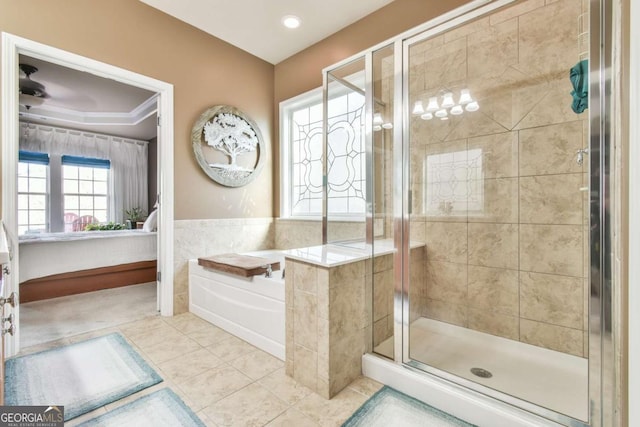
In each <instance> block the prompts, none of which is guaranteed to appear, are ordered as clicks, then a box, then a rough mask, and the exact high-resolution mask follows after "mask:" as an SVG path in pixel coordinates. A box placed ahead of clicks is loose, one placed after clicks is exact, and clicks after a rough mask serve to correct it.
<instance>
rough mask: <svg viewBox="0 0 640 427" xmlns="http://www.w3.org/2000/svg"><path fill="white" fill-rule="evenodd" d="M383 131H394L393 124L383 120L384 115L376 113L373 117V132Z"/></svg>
mask: <svg viewBox="0 0 640 427" xmlns="http://www.w3.org/2000/svg"><path fill="white" fill-rule="evenodd" d="M382 129H393V123H391V122H385V121H384V119H383V118H382V114H380V113H375V114H374V115H373V131H374V132H378V131H381V130H382Z"/></svg>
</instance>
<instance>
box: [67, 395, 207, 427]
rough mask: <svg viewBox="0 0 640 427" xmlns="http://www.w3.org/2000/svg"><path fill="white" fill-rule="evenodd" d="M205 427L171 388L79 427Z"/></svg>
mask: <svg viewBox="0 0 640 427" xmlns="http://www.w3.org/2000/svg"><path fill="white" fill-rule="evenodd" d="M94 426H100V427H128V426H130V427H146V426H148V427H176V426H180V427H205V424H204V423H203V422H202V421H201V420H200V418H198V416H197V415H196V414H194V413H193V411H192V410H191V409H189V408H188V407H187V406H186V405H185V404H184V402H183V401H182V400H181V399H180V398H179V397H178V396H177V395H176V394H175V393H174V392H173V391H171V390H169V389H168V388H163V389H162V390H159V391H156V392H154V393H151V394H149V395H147V396H144V397H141V398H140V399H137V400H134V401H133V402H131V403H127V404H126V405H123V406H121V407H119V408H116V409H114V410H113V411H109V412H107V413H106V414H104V415H100V416H99V417H96V418H93V419H91V420H89V421H86V422H84V423H82V424H80V425H79V426H78V427H94Z"/></svg>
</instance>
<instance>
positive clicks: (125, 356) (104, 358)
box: [5, 333, 162, 421]
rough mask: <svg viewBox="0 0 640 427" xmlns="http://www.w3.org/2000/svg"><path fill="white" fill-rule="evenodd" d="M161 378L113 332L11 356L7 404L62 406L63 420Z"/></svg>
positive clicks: (6, 392)
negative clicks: (32, 352) (40, 350)
mask: <svg viewBox="0 0 640 427" xmlns="http://www.w3.org/2000/svg"><path fill="white" fill-rule="evenodd" d="M161 381H162V378H160V376H159V375H158V374H157V373H156V372H155V371H154V370H153V369H152V368H151V367H150V366H149V365H148V364H147V363H146V362H145V361H144V360H143V359H142V357H141V356H140V355H139V354H138V353H136V351H135V350H134V349H133V348H132V347H131V346H130V345H129V344H128V343H127V342H126V341H125V339H124V338H123V337H122V336H121V335H120V334H117V333H114V334H110V335H105V336H102V337H98V338H93V339H90V340H87V341H82V342H79V343H75V344H71V345H66V346H63V347H58V348H54V349H51V350H45V351H42V352H40V353H35V354H29V355H26V356H21V357H16V358H13V359H9V360H7V361H6V363H5V404H6V405H64V418H65V421H67V420H70V419H72V418H75V417H77V416H78V415H82V414H84V413H87V412H89V411H92V410H94V409H96V408H99V407H101V406H104V405H106V404H107V403H111V402H114V401H116V400H118V399H122V398H123V397H125V396H129V395H130V394H133V393H135V392H137V391H140V390H142V389H145V388H147V387H150V386H152V385H154V384H157V383H159V382H161Z"/></svg>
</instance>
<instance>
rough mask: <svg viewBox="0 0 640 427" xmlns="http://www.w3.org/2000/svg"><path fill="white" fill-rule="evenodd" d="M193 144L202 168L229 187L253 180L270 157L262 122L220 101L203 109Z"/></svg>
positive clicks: (192, 131)
mask: <svg viewBox="0 0 640 427" xmlns="http://www.w3.org/2000/svg"><path fill="white" fill-rule="evenodd" d="M191 144H192V145H193V152H194V154H195V155H196V160H197V161H198V164H199V165H200V167H201V168H202V170H203V171H204V172H205V173H206V174H207V175H208V176H209V178H211V179H212V180H214V181H215V182H217V183H218V184H222V185H224V186H227V187H242V186H243V185H247V184H248V183H250V182H251V181H253V180H254V179H255V178H256V177H257V176H258V175H259V174H260V171H261V170H262V168H263V167H264V163H265V161H266V158H267V151H266V147H265V143H264V140H263V138H262V134H261V133H260V129H259V128H258V126H257V125H256V124H255V122H254V121H253V120H251V119H250V118H249V117H248V116H246V115H245V114H244V113H243V112H242V111H240V110H238V109H237V108H235V107H231V106H229V105H216V106H215V107H211V108H209V109H208V110H207V111H205V112H204V113H202V115H201V116H200V118H199V119H198V120H197V121H196V123H195V124H194V125H193V129H192V130H191Z"/></svg>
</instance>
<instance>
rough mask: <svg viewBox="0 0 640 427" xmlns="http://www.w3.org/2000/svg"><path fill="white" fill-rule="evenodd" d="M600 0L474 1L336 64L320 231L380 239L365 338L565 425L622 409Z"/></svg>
mask: <svg viewBox="0 0 640 427" xmlns="http://www.w3.org/2000/svg"><path fill="white" fill-rule="evenodd" d="M603 4H604V2H603ZM603 10H604V9H602V5H601V4H600V2H593V4H590V3H589V2H588V1H585V0H558V1H546V2H545V1H535V0H526V1H494V2H487V1H484V2H472V3H470V4H468V5H467V6H465V7H464V9H463V10H462V9H461V10H456V11H454V12H452V13H451V14H450V15H449V16H446V17H442V18H438V19H436V20H434V21H433V22H429V23H426V24H425V25H423V26H421V27H420V28H418V29H416V30H413V31H410V32H408V33H406V34H403V35H400V36H398V37H397V38H395V39H393V40H390V41H389V42H387V43H383V44H381V45H379V46H376V47H374V48H372V49H369V50H368V51H366V52H364V53H362V54H360V55H356V56H355V57H352V58H349V59H347V60H345V61H343V62H341V63H339V64H336V65H334V66H332V67H329V68H327V69H326V70H325V71H324V104H323V105H324V116H323V117H324V118H325V119H324V124H323V125H324V129H323V130H324V132H323V135H324V144H323V158H324V159H325V161H324V183H323V184H324V187H325V191H324V198H323V205H324V206H323V208H324V217H323V238H324V242H325V243H330V244H337V245H346V246H350V247H359V248H362V249H365V250H367V251H370V254H371V260H372V262H371V263H369V264H368V265H369V267H368V268H369V271H368V272H367V288H366V289H367V291H366V292H367V295H366V297H367V302H368V305H369V306H368V315H369V316H370V321H371V323H370V324H371V328H370V329H371V330H370V337H371V339H370V343H369V345H368V346H367V350H368V351H369V352H370V353H373V354H375V355H377V356H378V357H382V358H387V359H389V360H392V361H395V362H396V363H398V364H402V365H404V366H407V367H408V368H412V369H414V370H417V371H419V372H422V373H423V374H424V375H432V376H437V377H438V378H441V379H443V380H445V381H448V382H450V383H452V384H455V385H456V386H458V387H460V389H461V390H463V391H465V390H467V391H469V392H479V393H482V394H483V395H486V396H490V397H491V398H494V399H496V400H499V401H502V402H506V403H508V404H510V405H513V406H516V407H519V408H521V409H524V410H527V411H529V412H533V413H535V414H538V415H540V416H542V417H545V418H548V419H550V420H553V421H556V422H559V423H562V424H565V425H593V426H598V425H607V424H606V422H603V421H602V420H603V419H607V417H609V416H610V415H611V411H612V408H611V402H612V399H611V396H610V395H607V393H609V394H610V393H611V391H610V390H609V391H607V390H606V389H608V388H610V387H609V386H610V379H609V378H610V369H611V366H610V363H609V361H610V360H608V359H607V357H608V356H607V355H608V354H610V341H609V338H610V334H611V322H610V316H611V312H610V304H611V302H610V295H609V294H608V293H607V292H608V288H607V287H608V286H610V281H609V279H608V277H607V275H608V273H607V271H606V270H607V256H608V254H607V248H608V246H607V245H608V243H607V239H608V236H607V230H606V223H605V219H606V218H605V216H606V214H607V212H606V210H607V206H606V203H605V198H604V193H606V190H607V189H606V188H605V187H604V186H605V185H606V184H607V183H606V180H605V179H604V178H605V177H606V174H607V168H608V164H607V162H606V161H605V158H606V153H607V151H608V149H609V148H608V145H607V144H608V139H607V135H605V134H604V131H603V129H605V126H603V123H604V122H605V121H606V120H605V115H604V114H603V111H605V110H604V109H603V105H604V100H603V99H602V97H601V96H600V94H601V92H602V91H603V90H604V89H603V87H604V85H605V84H606V81H605V79H604V78H602V79H601V78H599V76H601V75H604V74H601V70H602V69H604V67H606V64H605V63H604V62H603V61H604V60H603V59H602V58H603V56H602V55H601V50H600V40H601V34H602V32H603V31H604V30H605V28H604V26H603V24H602V22H604V21H602V20H601V17H602V14H604V13H605V12H603ZM589 73H591V76H593V77H595V78H592V79H591V80H592V81H591V82H589ZM336 165H339V166H336Z"/></svg>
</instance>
